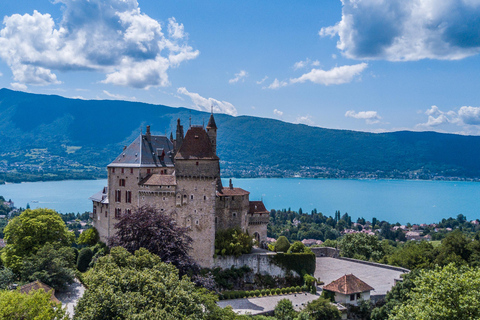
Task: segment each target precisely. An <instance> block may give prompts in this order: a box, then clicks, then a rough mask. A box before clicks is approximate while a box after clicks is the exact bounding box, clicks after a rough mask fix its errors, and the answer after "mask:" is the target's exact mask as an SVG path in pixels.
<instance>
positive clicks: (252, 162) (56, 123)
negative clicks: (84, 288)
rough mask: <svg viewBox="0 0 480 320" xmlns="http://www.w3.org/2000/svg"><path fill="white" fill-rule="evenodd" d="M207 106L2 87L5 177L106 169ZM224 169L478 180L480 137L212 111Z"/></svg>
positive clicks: (197, 119)
mask: <svg viewBox="0 0 480 320" xmlns="http://www.w3.org/2000/svg"><path fill="white" fill-rule="evenodd" d="M190 116H191V117H192V123H193V124H202V123H203V121H204V120H205V122H206V121H207V120H208V116H209V115H208V113H205V112H200V111H196V110H190V109H186V108H171V107H167V106H162V105H151V104H145V103H139V102H126V101H107V100H90V101H89V100H79V99H67V98H63V97H59V96H54V95H37V94H29V93H24V92H16V91H11V90H8V89H1V90H0V182H1V180H7V181H13V182H15V181H27V180H49V179H62V178H77V179H81V178H98V177H105V176H106V172H105V166H106V165H107V164H108V163H109V162H111V161H112V160H113V159H114V158H115V157H116V156H117V155H118V153H119V152H121V150H122V147H123V146H124V145H128V144H129V143H130V142H131V141H133V139H134V138H135V137H136V136H137V135H138V134H139V133H140V131H141V130H142V129H143V130H145V129H144V128H145V126H146V125H147V124H149V125H151V126H152V132H153V133H154V134H162V135H164V134H167V135H169V134H170V132H171V131H173V132H174V131H175V124H176V119H177V118H180V119H181V121H182V123H183V125H184V126H185V129H186V128H187V127H188V123H189V120H188V119H189V117H190ZM215 120H216V123H217V126H218V127H219V130H218V141H219V143H218V155H219V156H220V158H221V161H222V171H223V172H222V173H223V174H224V175H225V176H236V177H254V176H264V177H265V176H267V177H283V176H293V175H300V176H308V177H330V178H335V177H338V178H418V179H435V178H441V179H445V178H457V179H458V178H460V179H472V178H473V179H478V178H480V161H478V159H479V158H480V137H476V136H461V135H454V134H441V133H434V132H407V131H401V132H392V133H381V134H374V133H365V132H355V131H348V130H334V129H325V128H319V127H310V126H306V125H301V124H291V123H285V122H282V121H278V120H273V119H265V118H258V117H250V116H239V117H232V116H228V115H224V114H217V115H215Z"/></svg>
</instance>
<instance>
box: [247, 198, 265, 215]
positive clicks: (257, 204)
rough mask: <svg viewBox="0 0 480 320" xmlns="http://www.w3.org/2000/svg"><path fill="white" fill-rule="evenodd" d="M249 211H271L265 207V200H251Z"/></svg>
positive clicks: (251, 212) (252, 212)
mask: <svg viewBox="0 0 480 320" xmlns="http://www.w3.org/2000/svg"><path fill="white" fill-rule="evenodd" d="M248 213H250V214H254V213H260V214H262V213H270V211H268V210H267V208H265V205H264V204H263V201H250V209H249V210H248Z"/></svg>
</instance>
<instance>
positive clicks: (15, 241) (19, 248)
mask: <svg viewBox="0 0 480 320" xmlns="http://www.w3.org/2000/svg"><path fill="white" fill-rule="evenodd" d="M4 233H5V239H6V240H7V245H6V247H5V248H4V250H3V253H2V260H3V262H4V264H5V265H6V266H7V267H9V268H11V269H12V270H13V271H19V270H20V268H21V264H22V259H23V258H24V257H27V256H29V255H31V254H35V253H36V252H37V251H38V250H39V249H40V248H41V247H43V246H44V245H45V244H46V243H47V242H49V243H56V244H59V245H62V246H70V244H71V243H72V242H73V239H74V237H75V236H74V234H73V233H72V232H70V231H68V229H67V228H66V226H65V222H63V220H62V218H61V216H60V214H58V213H57V212H55V211H53V210H50V209H35V210H25V211H24V212H22V213H21V214H20V215H19V216H18V217H15V218H13V219H12V220H10V222H9V223H8V225H7V226H6V227H5V230H4Z"/></svg>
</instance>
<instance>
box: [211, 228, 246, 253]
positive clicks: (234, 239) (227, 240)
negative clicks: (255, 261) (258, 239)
mask: <svg viewBox="0 0 480 320" xmlns="http://www.w3.org/2000/svg"><path fill="white" fill-rule="evenodd" d="M252 247H253V237H251V236H249V235H248V234H246V233H244V232H242V231H241V230H240V229H238V228H232V229H226V230H220V231H218V232H217V233H216V234H215V254H216V255H220V256H236V257H239V256H241V255H242V254H248V253H250V252H251V251H252Z"/></svg>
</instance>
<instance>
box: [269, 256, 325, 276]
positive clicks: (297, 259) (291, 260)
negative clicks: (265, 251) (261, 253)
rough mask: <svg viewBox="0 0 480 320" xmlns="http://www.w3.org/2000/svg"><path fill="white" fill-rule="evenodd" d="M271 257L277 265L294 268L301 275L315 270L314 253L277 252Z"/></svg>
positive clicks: (289, 268)
mask: <svg viewBox="0 0 480 320" xmlns="http://www.w3.org/2000/svg"><path fill="white" fill-rule="evenodd" d="M269 257H270V259H272V260H273V262H274V263H275V264H276V265H278V266H280V267H284V268H286V269H287V270H293V271H295V272H297V273H298V274H299V275H300V276H303V274H305V273H307V274H314V272H315V266H316V259H315V254H313V253H277V254H276V255H271V256H269Z"/></svg>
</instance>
